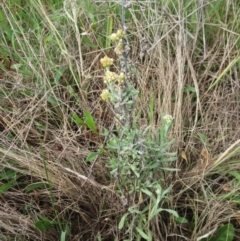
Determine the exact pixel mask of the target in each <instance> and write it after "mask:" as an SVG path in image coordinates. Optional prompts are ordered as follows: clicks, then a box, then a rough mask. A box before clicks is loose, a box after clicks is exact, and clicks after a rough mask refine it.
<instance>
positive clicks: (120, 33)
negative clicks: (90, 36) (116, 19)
mask: <svg viewBox="0 0 240 241" xmlns="http://www.w3.org/2000/svg"><path fill="white" fill-rule="evenodd" d="M124 35H125V32H124V31H123V30H122V29H119V30H118V31H117V33H113V34H111V36H110V39H111V40H112V41H113V42H116V41H118V40H120V39H122V38H123V36H124Z"/></svg>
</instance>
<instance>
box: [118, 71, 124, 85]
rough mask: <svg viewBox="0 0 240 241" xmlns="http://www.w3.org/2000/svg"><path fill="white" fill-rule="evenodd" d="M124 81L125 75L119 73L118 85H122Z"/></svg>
mask: <svg viewBox="0 0 240 241" xmlns="http://www.w3.org/2000/svg"><path fill="white" fill-rule="evenodd" d="M125 79H126V76H125V74H124V73H123V72H121V73H120V75H119V76H118V81H119V83H123V82H124V80H125Z"/></svg>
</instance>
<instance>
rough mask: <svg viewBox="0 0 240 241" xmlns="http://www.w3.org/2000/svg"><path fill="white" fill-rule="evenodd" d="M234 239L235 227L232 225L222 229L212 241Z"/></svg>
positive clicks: (229, 240)
mask: <svg viewBox="0 0 240 241" xmlns="http://www.w3.org/2000/svg"><path fill="white" fill-rule="evenodd" d="M233 238H234V227H233V225H232V224H231V223H229V224H226V225H223V226H222V227H220V228H219V229H218V230H217V232H216V234H215V235H214V237H212V238H211V239H210V241H232V240H233Z"/></svg>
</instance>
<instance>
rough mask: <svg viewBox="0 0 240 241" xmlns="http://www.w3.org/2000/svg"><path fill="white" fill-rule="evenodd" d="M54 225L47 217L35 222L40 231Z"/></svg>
mask: <svg viewBox="0 0 240 241" xmlns="http://www.w3.org/2000/svg"><path fill="white" fill-rule="evenodd" d="M52 226H53V223H52V222H51V221H50V220H49V219H47V218H43V219H41V220H38V221H37V222H35V227H36V228H37V229H39V230H40V231H45V230H47V229H49V228H51V227H52Z"/></svg>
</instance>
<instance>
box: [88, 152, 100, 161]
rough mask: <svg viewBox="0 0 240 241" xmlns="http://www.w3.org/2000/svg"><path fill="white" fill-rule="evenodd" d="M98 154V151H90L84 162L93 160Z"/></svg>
mask: <svg viewBox="0 0 240 241" xmlns="http://www.w3.org/2000/svg"><path fill="white" fill-rule="evenodd" d="M98 155H99V153H98V152H91V153H90V154H89V155H88V156H87V158H86V160H85V162H91V161H93V160H94V159H95V157H96V156H98Z"/></svg>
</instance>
